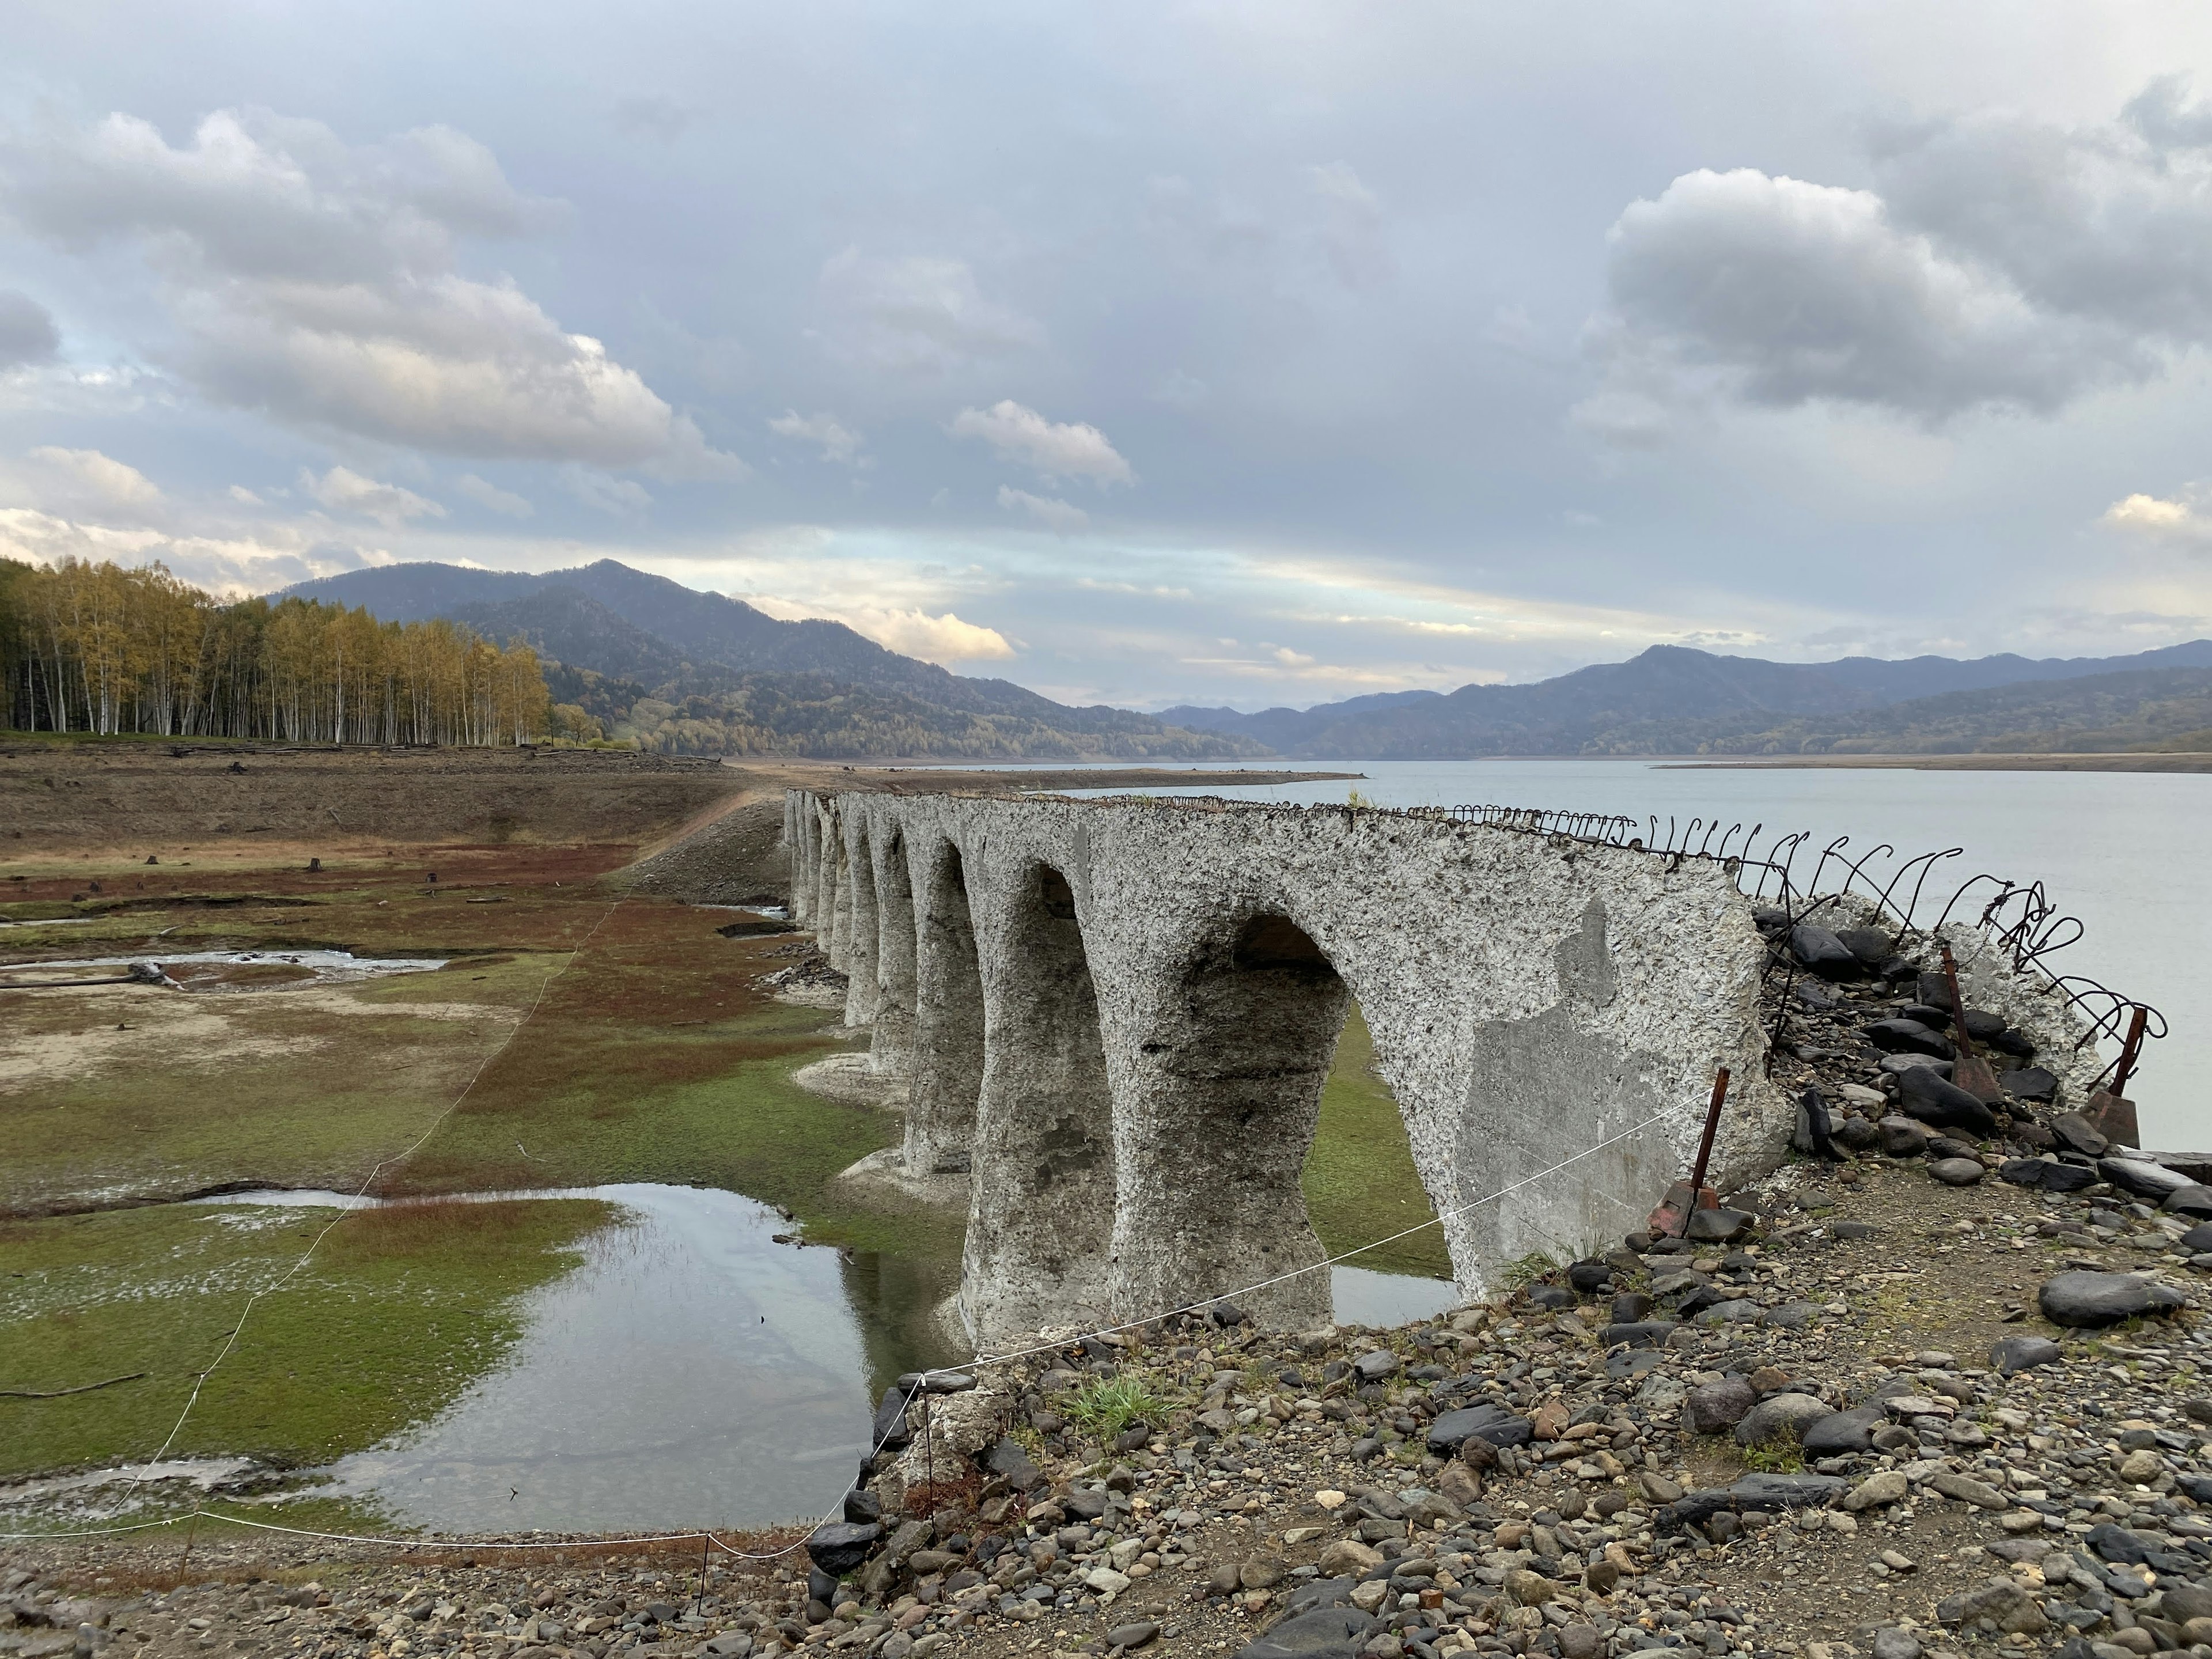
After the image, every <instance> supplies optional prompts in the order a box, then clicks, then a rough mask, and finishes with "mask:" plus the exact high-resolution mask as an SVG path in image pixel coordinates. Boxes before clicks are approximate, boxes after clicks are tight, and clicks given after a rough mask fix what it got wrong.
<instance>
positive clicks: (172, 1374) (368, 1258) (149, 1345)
mask: <svg viewBox="0 0 2212 1659" xmlns="http://www.w3.org/2000/svg"><path fill="white" fill-rule="evenodd" d="M613 1215H614V1212H613V1210H612V1208H611V1206H608V1205H605V1204H601V1203H597V1202H594V1201H592V1200H580V1199H578V1200H569V1199H562V1200H541V1201H524V1202H517V1203H510V1204H498V1203H491V1204H453V1203H448V1204H425V1205H408V1206H398V1207H395V1208H392V1209H387V1210H373V1211H361V1212H355V1213H353V1214H350V1215H345V1216H343V1218H340V1217H339V1212H336V1211H331V1210H319V1209H297V1210H272V1209H265V1208H257V1207H253V1206H228V1205H223V1206H215V1205H191V1206H165V1207H162V1208H158V1209H144V1210H126V1211H114V1212H106V1213H102V1214H96V1215H80V1216H64V1217H55V1218H46V1219H41V1220H35V1221H14V1222H8V1223H4V1224H0V1260H4V1261H5V1262H6V1264H7V1276H6V1277H5V1278H0V1382H4V1384H5V1386H7V1387H9V1388H12V1389H68V1388H75V1387H77V1386H79V1385H82V1384H83V1383H96V1382H100V1381H102V1380H104V1379H106V1378H108V1377H113V1376H125V1375H128V1374H130V1373H131V1372H134V1371H143V1372H145V1373H146V1376H143V1378H141V1379H139V1380H137V1381H136V1382H131V1383H118V1384H116V1385H115V1386H114V1387H112V1388H106V1389H99V1390H97V1391H95V1392H93V1393H89V1394H81V1395H70V1396H68V1397H66V1398H63V1399H58V1400H0V1475H4V1476H13V1475H20V1474H29V1473H32V1472H34V1471H38V1470H42V1469H52V1468H64V1467H69V1466H72V1465H78V1464H100V1463H105V1462H110V1461H112V1460H114V1459H118V1458H125V1457H143V1456H145V1455H148V1454H149V1452H151V1451H152V1450H153V1449H155V1447H158V1446H159V1445H161V1443H162V1441H163V1440H164V1439H165V1438H167V1435H168V1433H169V1431H170V1428H171V1426H172V1425H173V1424H174V1423H175V1421H176V1419H177V1416H178V1413H179V1412H181V1411H182V1410H183V1409H184V1407H185V1401H186V1400H187V1399H188V1398H189V1397H190V1395H191V1389H192V1383H193V1380H194V1378H195V1376H197V1374H198V1373H199V1372H201V1371H203V1370H206V1369H207V1368H208V1366H209V1365H210V1364H212V1362H213V1361H214V1360H215V1358H216V1356H217V1355H218V1354H220V1353H221V1352H222V1349H223V1346H224V1344H225V1342H226V1341H227V1340H228V1337H229V1334H230V1333H231V1332H232V1331H234V1330H240V1318H241V1317H242V1316H246V1304H247V1303H248V1301H249V1299H250V1298H251V1297H252V1296H253V1293H254V1292H255V1291H257V1290H262V1289H264V1287H269V1286H272V1285H277V1284H278V1282H279V1281H280V1280H283V1279H284V1278H285V1275H286V1274H287V1273H289V1272H290V1271H291V1269H292V1268H293V1267H294V1265H295V1263H296V1262H297V1261H299V1259H300V1256H301V1253H302V1252H304V1251H305V1250H306V1249H307V1247H308V1245H309V1243H311V1242H312V1241H313V1239H314V1237H315V1236H316V1235H317V1234H318V1233H320V1232H322V1231H324V1230H325V1228H328V1229H329V1230H330V1231H329V1233H328V1236H327V1237H325V1238H324V1239H323V1241H322V1243H321V1244H320V1245H319V1247H318V1248H317V1249H316V1250H315V1253H314V1255H313V1259H312V1260H311V1261H310V1262H309V1263H308V1265H307V1267H305V1268H304V1269H302V1270H301V1271H300V1272H299V1273H296V1274H295V1275H294V1276H293V1277H292V1278H291V1279H289V1281H287V1282H284V1283H283V1285H282V1288H279V1289H273V1290H270V1291H269V1292H268V1293H267V1294H266V1295H264V1296H263V1297H261V1299H260V1300H259V1302H258V1304H255V1305H254V1307H253V1309H252V1314H251V1316H250V1317H248V1318H247V1322H246V1325H245V1327H244V1328H243V1329H242V1330H240V1336H239V1340H238V1341H237V1343H236V1345H235V1346H234V1347H233V1348H232V1349H231V1352H230V1353H229V1355H228V1358H225V1359H224V1360H223V1362H222V1365H221V1367H220V1368H219V1369H217V1370H216V1371H215V1372H214V1374H213V1375H212V1376H210V1378H209V1379H208V1382H207V1384H206V1386H205V1387H204V1389H202V1390H201V1394H200V1399H199V1402H198V1404H197V1406H196V1407H194V1408H193V1410H192V1413H191V1418H190V1419H189V1420H188V1421H187V1422H186V1423H185V1427H184V1431H183V1432H182V1433H180V1434H179V1436H178V1437H177V1440H176V1443H175V1444H174V1446H173V1448H172V1454H173V1455H179V1456H191V1455H204V1454H213V1453H230V1454H240V1453H242V1454H246V1455H251V1456H254V1457H258V1458H260V1459H263V1460H264V1461H266V1462H271V1463H275V1464H277V1465H280V1466H285V1467H291V1466H300V1465H307V1464H313V1463H319V1462H327V1461H329V1460H330V1459H331V1458H334V1457H337V1456H341V1455H343V1454H345V1453H347V1452H349V1451H355V1450H358V1449H361V1448H362V1447H365V1446H368V1445H372V1444H374V1443H375V1442H376V1441H378V1440H380V1439H381V1438H383V1437H385V1436H386V1435H387V1434H390V1433H392V1432H393V1431H397V1430H398V1429H400V1428H402V1427H404V1425H406V1424H408V1423H410V1422H412V1421H416V1420H417V1419H420V1418H422V1417H424V1416H427V1415H429V1414H431V1413H435V1412H437V1411H439V1410H441V1409H442V1408H443V1407H445V1406H447V1404H449V1403H451V1401H453V1399H454V1398H455V1397H456V1396H458V1395H459V1393H460V1392H461V1390H462V1389H465V1387H466V1386H467V1385H468V1384H469V1383H471V1381H473V1380H474V1379H475V1378H477V1376H481V1375H483V1372H484V1371H486V1370H489V1368H490V1367H491V1365H493V1364H495V1362H496V1361H497V1360H498V1358H500V1356H501V1354H502V1353H504V1352H506V1350H507V1347H508V1346H509V1345H511V1344H512V1343H513V1340H514V1339H515V1338H516V1336H517V1335H518V1334H520V1322H519V1320H518V1317H517V1309H516V1305H515V1304H516V1300H517V1298H518V1297H520V1296H521V1295H522V1294H523V1293H524V1292H525V1291H530V1290H532V1289H533V1288H535V1287H536V1286H538V1285H543V1284H545V1283H547V1282H549V1281H550V1280H551V1279H555V1278H556V1277H558V1276H559V1275H560V1274H561V1273H565V1272H566V1271H568V1268H569V1267H572V1266H573V1265H574V1263H575V1262H576V1261H578V1260H579V1259H580V1258H579V1254H578V1247H579V1246H580V1244H581V1243H582V1241H583V1240H584V1239H585V1238H586V1237H587V1236H589V1235H590V1234H591V1233H592V1232H593V1231H596V1230H597V1229H599V1228H600V1227H603V1226H605V1225H608V1224H609V1223H610V1222H611V1220H612V1218H613ZM334 1219H335V1220H336V1221H337V1225H335V1226H332V1225H331V1223H332V1222H333V1220H334Z"/></svg>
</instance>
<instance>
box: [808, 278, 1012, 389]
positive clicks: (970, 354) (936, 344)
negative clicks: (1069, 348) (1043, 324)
mask: <svg viewBox="0 0 2212 1659" xmlns="http://www.w3.org/2000/svg"><path fill="white" fill-rule="evenodd" d="M821 290H822V296H823V301H825V302H826V303H827V305H828V307H829V311H830V313H831V317H832V321H831V325H830V327H829V330H828V331H827V332H826V334H825V336H824V343H826V344H827V345H828V346H829V349H830V350H831V351H832V352H834V353H835V354H836V356H841V357H843V358H845V359H847V360H848V361H849V362H856V363H859V364H860V365H862V366H863V367H866V368H876V369H882V370H887V371H890V372H893V373H900V374H914V373H924V374H938V373H942V372H944V371H945V370H949V369H952V368H960V367H963V366H965V365H967V364H969V363H972V362H976V361H978V360H987V359H993V358H1000V357H1006V356H1011V355H1013V354H1015V353H1018V352H1024V351H1029V350H1033V349H1036V347H1038V346H1040V345H1042V343H1044V331H1043V330H1042V328H1040V327H1039V326H1038V325H1037V324H1036V323H1035V322H1034V321H1032V320H1031V319H1029V318H1027V317H1024V316H1023V315H1022V314H1021V313H1018V312H1016V311H1012V310H1010V309H1008V308H1007V307H1005V306H1001V305H999V304H997V303H995V302H994V301H989V300H987V299H985V298H984V297H983V295H982V292H981V289H979V288H978V287H977V286H976V283H975V272H974V271H973V270H969V267H968V264H967V262H966V261H965V260H961V259H936V258H927V257H926V256H923V255H921V254H908V255H905V256H903V257H902V258H875V257H872V256H870V255H866V254H863V253H862V252H860V249H859V248H857V247H848V248H847V249H845V250H844V251H843V252H841V253H836V254H833V255H832V256H831V257H830V258H829V259H828V260H827V261H826V262H824V264H823V267H822V278H821Z"/></svg>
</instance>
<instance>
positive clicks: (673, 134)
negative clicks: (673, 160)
mask: <svg viewBox="0 0 2212 1659" xmlns="http://www.w3.org/2000/svg"><path fill="white" fill-rule="evenodd" d="M613 120H614V125H615V131H617V132H619V133H621V134H623V136H624V137H630V138H657V139H659V141H660V142H661V143H664V144H672V143H675V142H676V141H677V140H678V138H681V137H683V136H684V132H685V131H687V130H688V129H689V128H690V125H691V112H690V109H688V108H687V107H685V106H684V102H683V100H680V99H676V98H671V97H670V96H669V95H668V94H666V93H665V92H655V93H642V94H637V95H635V96H633V97H629V98H625V99H623V100H621V101H620V102H619V103H617V105H616V106H615V107H614V115H613Z"/></svg>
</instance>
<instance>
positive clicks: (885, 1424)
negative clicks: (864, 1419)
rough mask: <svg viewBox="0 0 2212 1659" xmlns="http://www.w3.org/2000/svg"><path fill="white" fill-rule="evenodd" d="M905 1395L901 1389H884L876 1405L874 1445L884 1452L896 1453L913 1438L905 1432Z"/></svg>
mask: <svg viewBox="0 0 2212 1659" xmlns="http://www.w3.org/2000/svg"><path fill="white" fill-rule="evenodd" d="M906 1407H907V1394H906V1391H905V1390H904V1389H895V1388H894V1389H884V1397H883V1399H882V1400H881V1401H878V1402H877V1405H876V1422H875V1430H874V1432H875V1437H876V1445H877V1446H878V1449H881V1450H884V1451H896V1450H898V1449H899V1448H900V1447H902V1446H904V1445H907V1444H908V1443H910V1442H911V1441H912V1440H913V1439H914V1436H913V1435H911V1434H909V1433H908V1432H907V1426H906Z"/></svg>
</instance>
